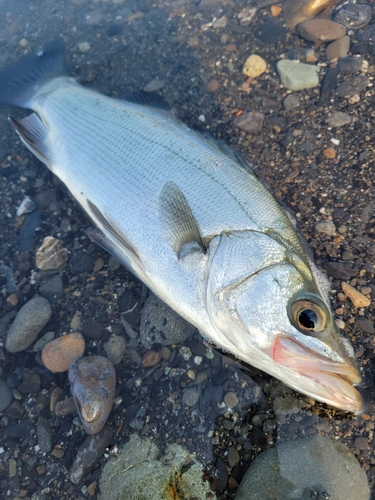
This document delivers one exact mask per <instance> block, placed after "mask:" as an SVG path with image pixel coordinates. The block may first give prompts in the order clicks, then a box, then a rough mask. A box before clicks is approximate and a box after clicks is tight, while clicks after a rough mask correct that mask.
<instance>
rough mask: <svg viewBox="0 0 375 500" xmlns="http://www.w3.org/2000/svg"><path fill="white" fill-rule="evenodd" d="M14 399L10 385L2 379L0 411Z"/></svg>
mask: <svg viewBox="0 0 375 500" xmlns="http://www.w3.org/2000/svg"><path fill="white" fill-rule="evenodd" d="M12 399H13V393H12V391H11V389H10V387H9V386H8V384H7V383H6V382H5V380H3V379H0V412H1V411H4V410H5V409H6V408H8V406H9V405H10V403H11V402H12Z"/></svg>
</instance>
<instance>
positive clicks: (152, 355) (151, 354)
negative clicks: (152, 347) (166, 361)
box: [142, 351, 161, 368]
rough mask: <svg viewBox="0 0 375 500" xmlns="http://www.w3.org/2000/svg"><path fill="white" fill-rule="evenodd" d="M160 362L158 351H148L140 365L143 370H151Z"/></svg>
mask: <svg viewBox="0 0 375 500" xmlns="http://www.w3.org/2000/svg"><path fill="white" fill-rule="evenodd" d="M160 360H161V354H160V351H148V352H146V353H145V354H144V356H143V359H142V365H143V366H144V368H151V367H152V366H155V365H157V364H158V363H160Z"/></svg>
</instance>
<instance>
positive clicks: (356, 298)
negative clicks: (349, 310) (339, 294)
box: [341, 281, 371, 307]
mask: <svg viewBox="0 0 375 500" xmlns="http://www.w3.org/2000/svg"><path fill="white" fill-rule="evenodd" d="M341 288H342V291H343V292H344V293H345V295H346V296H347V297H348V298H349V299H350V300H351V302H352V304H353V306H354V307H368V306H369V305H370V304H371V300H370V299H368V298H367V297H366V296H365V295H363V293H361V292H360V291H359V290H357V289H356V288H354V287H353V286H351V285H349V284H348V283H345V281H343V282H342V283H341Z"/></svg>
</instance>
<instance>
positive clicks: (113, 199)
mask: <svg viewBox="0 0 375 500" xmlns="http://www.w3.org/2000/svg"><path fill="white" fill-rule="evenodd" d="M64 52H65V50H64V43H63V41H62V40H57V41H54V42H51V43H50V44H48V45H46V46H45V47H44V48H43V49H42V50H40V51H39V52H37V53H29V54H26V55H25V56H24V57H23V58H21V59H20V60H19V61H17V62H14V63H12V64H11V65H9V66H7V67H5V68H2V69H1V70H0V102H4V103H7V104H11V105H15V106H19V107H23V108H27V109H29V110H31V111H32V113H31V114H30V115H28V116H27V117H26V118H23V119H15V118H10V122H11V123H12V125H13V126H14V128H15V130H16V132H17V133H18V135H19V137H20V139H21V141H22V142H23V143H24V144H25V146H26V147H27V148H28V149H29V150H30V151H31V152H32V153H33V154H34V155H35V156H36V157H37V158H38V159H39V160H41V161H42V162H43V163H44V164H45V165H46V166H47V167H48V168H49V169H50V171H51V172H53V173H54V174H55V175H56V176H57V177H58V178H59V179H60V180H61V181H62V182H63V183H64V184H65V186H66V187H67V188H68V190H69V191H70V193H71V195H72V196H73V197H74V198H75V200H76V201H77V202H78V204H79V205H80V206H81V207H82V208H83V210H84V211H85V212H86V213H87V215H88V216H89V218H90V219H91V221H92V222H93V224H94V225H95V226H96V229H93V230H92V231H90V233H89V235H90V238H91V239H92V240H93V241H95V242H96V243H97V244H98V245H100V246H101V247H102V248H104V249H105V250H107V251H108V252H109V253H111V254H112V255H114V256H115V257H116V258H117V259H118V260H119V261H120V262H121V263H122V264H123V265H124V266H125V267H126V268H128V270H129V271H131V272H132V273H133V274H134V275H135V276H137V277H138V278H139V279H140V280H142V281H143V282H144V283H145V285H147V287H148V288H149V289H151V290H152V291H153V292H154V293H155V294H156V295H157V296H158V297H160V298H161V299H162V300H163V301H164V302H165V303H167V304H168V305H169V306H170V307H171V308H172V309H174V310H175V311H176V312H177V313H178V314H180V315H181V316H182V317H183V318H185V319H186V320H187V321H188V322H189V323H191V324H192V325H194V326H195V327H196V328H197V329H198V330H199V331H200V333H201V334H202V336H203V337H204V338H205V339H206V340H207V341H209V342H210V343H211V344H213V345H214V346H216V347H218V348H220V349H221V350H222V351H223V352H227V353H230V354H232V355H234V356H235V357H236V358H238V359H239V360H242V361H245V362H246V363H249V364H250V365H253V366H255V367H257V368H259V369H260V370H263V371H265V372H267V373H268V374H270V375H272V376H273V377H276V378H277V379H279V380H281V381H282V382H283V383H285V384H286V385H287V386H289V387H291V388H293V389H295V390H296V391H298V392H300V393H302V394H305V395H307V396H308V397H310V398H313V399H314V400H317V401H320V402H324V403H327V404H328V405H331V406H333V407H336V408H339V409H342V410H344V411H346V412H351V413H356V414H357V413H360V412H361V411H362V409H363V398H362V395H361V393H360V391H359V390H358V388H357V387H356V386H357V385H358V384H360V382H361V374H360V371H359V369H358V367H357V364H356V361H355V357H354V351H353V348H352V346H351V344H350V342H349V340H348V339H346V338H345V337H344V336H343V335H341V334H340V331H339V330H338V328H337V326H336V323H335V321H334V317H333V314H332V312H331V310H330V305H329V284H328V280H327V279H326V278H325V277H324V276H323V274H322V272H320V271H319V270H318V269H317V267H316V265H315V264H314V262H313V260H312V258H311V257H310V256H309V252H308V251H307V249H306V245H305V243H304V241H303V239H302V237H301V236H300V234H299V233H298V232H297V230H296V228H295V225H294V224H293V222H292V220H291V219H290V217H289V216H288V214H287V213H286V212H285V210H284V209H283V207H282V206H281V204H280V203H279V202H278V201H277V200H276V198H275V197H274V196H273V195H272V194H271V192H270V191H269V190H268V189H267V188H266V187H265V185H264V183H263V182H262V181H261V180H260V178H259V177H258V176H257V175H256V174H255V173H254V170H253V168H252V167H251V165H250V164H249V163H248V162H247V161H246V160H245V159H244V158H243V157H242V156H241V155H239V154H238V153H236V152H234V151H233V150H232V149H230V148H229V147H228V146H226V145H225V144H223V143H221V142H218V141H215V140H214V139H213V138H210V137H208V136H206V135H204V134H202V133H199V132H197V131H194V130H192V129H190V128H189V127H187V126H186V125H185V124H183V123H182V122H180V121H179V120H178V119H177V118H176V116H175V115H174V114H173V113H171V112H170V111H167V110H165V109H161V108H160V106H154V105H153V104H152V103H150V102H145V103H139V102H137V99H130V100H120V99H114V98H111V97H107V96H105V95H102V94H100V93H98V92H97V91H95V90H94V89H89V88H85V87H83V86H81V85H80V84H79V83H77V81H75V80H74V79H73V78H71V77H70V76H69V73H68V71H67V70H66V65H65V53H64Z"/></svg>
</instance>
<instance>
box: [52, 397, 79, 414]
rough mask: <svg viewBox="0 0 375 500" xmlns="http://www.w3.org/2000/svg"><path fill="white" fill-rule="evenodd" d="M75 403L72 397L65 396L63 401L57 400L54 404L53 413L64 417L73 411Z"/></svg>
mask: <svg viewBox="0 0 375 500" xmlns="http://www.w3.org/2000/svg"><path fill="white" fill-rule="evenodd" d="M75 411H76V405H75V403H74V399H73V398H67V399H64V400H63V401H57V403H56V405H55V415H56V417H66V416H67V415H71V414H72V413H75Z"/></svg>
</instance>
